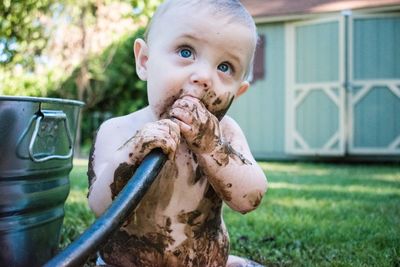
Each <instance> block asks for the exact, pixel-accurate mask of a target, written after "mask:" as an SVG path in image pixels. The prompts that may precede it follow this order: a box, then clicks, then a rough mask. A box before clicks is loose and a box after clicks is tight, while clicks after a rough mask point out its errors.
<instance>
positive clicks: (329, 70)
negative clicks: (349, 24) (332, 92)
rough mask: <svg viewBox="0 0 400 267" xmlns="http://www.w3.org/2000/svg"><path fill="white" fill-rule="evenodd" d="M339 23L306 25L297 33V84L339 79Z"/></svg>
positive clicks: (299, 28)
mask: <svg viewBox="0 0 400 267" xmlns="http://www.w3.org/2000/svg"><path fill="white" fill-rule="evenodd" d="M338 38H339V27H338V22H337V21H335V22H325V23H320V24H312V25H304V26H300V27H298V28H297V32H296V83H318V82H330V81H337V80H338V79H339V72H338V70H339V50H338Z"/></svg>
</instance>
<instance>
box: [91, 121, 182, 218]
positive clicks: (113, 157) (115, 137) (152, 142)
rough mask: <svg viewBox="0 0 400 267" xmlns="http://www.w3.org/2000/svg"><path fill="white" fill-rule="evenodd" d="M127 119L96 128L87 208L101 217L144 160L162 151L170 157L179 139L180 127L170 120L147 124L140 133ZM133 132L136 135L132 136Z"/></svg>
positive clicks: (173, 153) (108, 122)
mask: <svg viewBox="0 0 400 267" xmlns="http://www.w3.org/2000/svg"><path fill="white" fill-rule="evenodd" d="M129 125H132V121H130V120H127V119H126V117H120V118H117V119H111V120H109V121H107V122H105V123H104V124H103V125H102V126H101V127H100V129H99V132H98V134H97V138H96V141H95V144H94V150H93V153H92V155H91V156H90V159H89V161H90V162H89V166H91V167H92V170H89V172H88V173H89V180H90V181H91V182H90V189H89V195H88V198H89V206H90V208H91V209H92V210H93V211H94V213H95V214H96V215H97V216H99V215H100V214H102V213H103V212H104V211H105V210H106V209H107V208H108V206H109V205H110V204H111V202H112V200H113V199H114V198H115V197H116V195H117V194H118V193H119V192H120V191H121V190H122V188H123V187H124V186H125V184H126V183H127V182H128V180H129V179H130V178H131V177H132V175H133V173H134V171H135V170H136V168H137V166H138V165H139V164H140V162H141V161H142V160H143V158H144V157H145V156H146V155H147V154H148V153H149V152H150V151H151V150H152V149H154V148H156V147H159V148H161V149H162V150H163V151H164V153H165V154H167V155H168V156H169V158H170V159H171V158H173V157H174V155H175V151H176V148H177V146H178V143H179V140H180V132H179V127H178V125H177V124H176V123H174V122H172V121H171V120H160V121H157V122H151V123H146V124H144V125H142V126H143V127H141V129H140V130H137V132H136V128H135V127H132V126H129ZM135 132H136V133H135ZM90 176H92V177H90Z"/></svg>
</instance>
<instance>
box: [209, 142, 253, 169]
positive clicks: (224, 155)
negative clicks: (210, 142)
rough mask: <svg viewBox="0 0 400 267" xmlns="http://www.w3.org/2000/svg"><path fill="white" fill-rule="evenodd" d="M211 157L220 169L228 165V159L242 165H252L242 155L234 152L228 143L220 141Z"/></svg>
mask: <svg viewBox="0 0 400 267" xmlns="http://www.w3.org/2000/svg"><path fill="white" fill-rule="evenodd" d="M211 157H212V158H213V159H214V161H215V163H217V164H218V165H219V166H221V167H224V166H226V165H228V163H229V159H233V160H236V161H239V162H241V163H242V164H249V165H251V164H252V163H251V161H250V160H248V159H247V158H246V157H245V156H243V154H241V153H239V152H238V151H236V150H235V149H234V148H233V147H232V145H231V144H230V143H228V142H224V141H221V140H220V141H219V142H218V146H217V148H216V149H214V151H213V153H212V154H211Z"/></svg>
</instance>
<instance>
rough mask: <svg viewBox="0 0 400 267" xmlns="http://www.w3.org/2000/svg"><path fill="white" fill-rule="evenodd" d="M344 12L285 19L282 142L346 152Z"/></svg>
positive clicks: (306, 149) (308, 151)
mask: <svg viewBox="0 0 400 267" xmlns="http://www.w3.org/2000/svg"><path fill="white" fill-rule="evenodd" d="M344 35H345V31H344V18H342V17H340V18H333V19H328V20H316V21H307V22H300V23H293V24H289V25H287V30H286V38H287V40H286V44H287V47H286V57H287V58H286V66H287V67H286V75H287V79H286V91H287V92H286V98H287V99H286V105H287V107H286V112H287V114H286V131H285V132H286V136H285V148H286V151H287V152H288V153H290V154H295V155H343V154H344V153H345V95H346V93H345V89H344V78H345V77H344V64H345V62H344V58H345V57H344Z"/></svg>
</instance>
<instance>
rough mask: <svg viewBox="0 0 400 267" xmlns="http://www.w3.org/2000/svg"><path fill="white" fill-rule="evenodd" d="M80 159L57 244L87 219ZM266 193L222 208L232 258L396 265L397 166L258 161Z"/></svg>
mask: <svg viewBox="0 0 400 267" xmlns="http://www.w3.org/2000/svg"><path fill="white" fill-rule="evenodd" d="M85 164H86V162H82V161H81V162H79V161H75V163H74V166H75V167H74V169H73V170H72V172H71V193H70V195H69V197H68V200H67V204H66V217H65V222H64V228H63V232H62V239H61V245H62V246H65V245H67V244H68V243H69V242H71V240H72V239H74V238H75V237H76V236H77V235H78V234H79V233H80V232H82V231H83V230H84V229H86V228H87V226H88V225H89V224H90V223H91V222H92V221H93V219H94V218H93V216H92V215H91V213H90V211H89V209H88V206H87V200H86V194H87V178H86V165H85ZM261 166H262V167H263V169H264V170H265V172H266V174H267V177H268V180H269V191H268V192H267V194H266V195H265V197H264V199H263V201H262V203H261V204H260V206H259V208H258V209H257V210H256V211H254V212H251V213H249V214H246V215H241V214H239V213H236V212H234V211H232V210H230V209H229V208H228V207H226V208H225V211H224V218H225V222H226V224H227V227H228V231H229V233H230V237H231V251H232V252H231V253H232V254H236V255H240V256H245V257H247V258H251V259H253V260H256V261H259V262H261V263H263V264H265V265H266V266H379V267H381V266H400V166H398V165H371V164H368V165H344V164H313V163H261Z"/></svg>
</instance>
